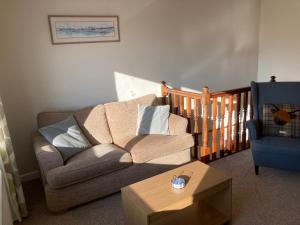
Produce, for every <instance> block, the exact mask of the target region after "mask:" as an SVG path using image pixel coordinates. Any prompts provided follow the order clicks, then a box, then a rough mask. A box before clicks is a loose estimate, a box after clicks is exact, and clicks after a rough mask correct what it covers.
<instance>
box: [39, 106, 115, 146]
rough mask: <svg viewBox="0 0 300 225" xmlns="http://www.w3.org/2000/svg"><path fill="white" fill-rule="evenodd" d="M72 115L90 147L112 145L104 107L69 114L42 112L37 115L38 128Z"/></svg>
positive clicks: (68, 112)
mask: <svg viewBox="0 0 300 225" xmlns="http://www.w3.org/2000/svg"><path fill="white" fill-rule="evenodd" d="M72 114H73V115H74V118H75V119H76V121H77V123H78V125H79V127H80V128H81V129H82V131H83V133H84V135H85V136H86V137H87V139H88V140H89V142H90V143H91V144H92V145H96V144H100V143H112V137H111V134H110V130H109V127H108V123H107V119H106V115H105V109H104V105H96V106H94V107H89V108H85V109H82V110H79V111H75V112H71V111H66V112H42V113H39V115H38V118H37V119H38V127H39V128H41V127H44V126H48V125H51V124H54V123H57V122H59V121H62V120H64V119H66V118H67V117H68V116H70V115H72Z"/></svg>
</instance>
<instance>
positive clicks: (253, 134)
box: [246, 120, 260, 141]
mask: <svg viewBox="0 0 300 225" xmlns="http://www.w3.org/2000/svg"><path fill="white" fill-rule="evenodd" d="M246 127H247V128H248V130H249V136H250V140H251V141H252V140H257V139H258V138H259V137H260V129H259V128H260V124H259V121H258V120H249V121H247V122H246Z"/></svg>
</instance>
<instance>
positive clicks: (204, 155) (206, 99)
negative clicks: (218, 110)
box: [200, 87, 210, 162]
mask: <svg viewBox="0 0 300 225" xmlns="http://www.w3.org/2000/svg"><path fill="white" fill-rule="evenodd" d="M201 102H202V113H203V115H202V143H201V148H200V157H201V160H202V161H204V162H208V161H209V152H210V149H209V146H208V109H209V103H210V93H209V91H208V87H204V88H203V91H202V97H201Z"/></svg>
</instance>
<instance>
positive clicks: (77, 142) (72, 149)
mask: <svg viewBox="0 0 300 225" xmlns="http://www.w3.org/2000/svg"><path fill="white" fill-rule="evenodd" d="M39 132H40V133H41V134H42V135H43V136H44V137H45V138H46V140H47V141H48V142H49V143H51V144H52V145H54V146H55V147H56V148H57V149H58V151H59V152H60V153H61V155H62V158H63V160H64V161H66V160H68V159H69V158H71V157H72V156H73V155H75V154H77V153H79V152H82V151H83V150H85V149H87V148H89V147H91V144H90V142H89V141H88V140H87V139H86V137H85V136H84V135H83V133H82V131H81V130H80V128H79V126H78V125H77V123H76V121H75V119H74V118H73V116H69V117H68V118H67V119H65V120H63V121H60V122H58V123H55V124H52V125H50V126H46V127H42V128H40V129H39Z"/></svg>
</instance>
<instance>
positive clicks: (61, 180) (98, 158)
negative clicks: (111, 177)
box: [47, 144, 132, 188]
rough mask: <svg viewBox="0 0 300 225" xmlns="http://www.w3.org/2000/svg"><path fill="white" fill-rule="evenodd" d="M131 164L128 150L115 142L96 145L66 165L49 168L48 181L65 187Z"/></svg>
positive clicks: (71, 159)
mask: <svg viewBox="0 0 300 225" xmlns="http://www.w3.org/2000/svg"><path fill="white" fill-rule="evenodd" d="M131 165H132V159H131V156H130V154H129V153H128V152H126V151H124V150H122V149H121V148H119V147H117V146H115V145H113V144H101V145H96V146H93V147H91V148H89V149H87V150H85V151H83V152H81V153H79V154H77V155H75V156H74V157H72V158H70V159H69V160H68V161H67V162H66V164H65V165H64V166H60V167H57V168H54V169H52V170H49V171H48V173H47V182H48V184H49V186H50V187H52V188H63V187H65V186H68V185H71V184H74V183H78V182H82V181H85V180H88V179H91V178H94V177H97V176H101V175H104V174H107V173H111V172H113V171H116V170H119V169H123V168H125V167H129V166H131Z"/></svg>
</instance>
